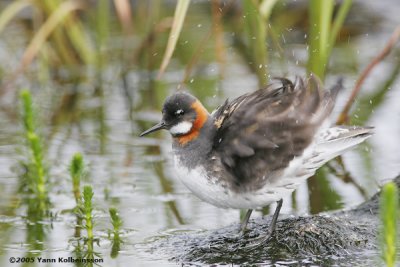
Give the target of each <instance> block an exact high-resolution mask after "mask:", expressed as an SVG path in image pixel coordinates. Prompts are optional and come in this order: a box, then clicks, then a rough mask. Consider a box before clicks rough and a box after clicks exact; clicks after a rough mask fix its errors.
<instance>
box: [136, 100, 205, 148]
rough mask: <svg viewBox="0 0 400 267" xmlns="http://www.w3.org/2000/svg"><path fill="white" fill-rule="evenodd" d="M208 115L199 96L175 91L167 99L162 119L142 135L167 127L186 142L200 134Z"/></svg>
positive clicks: (183, 142)
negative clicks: (198, 98)
mask: <svg viewBox="0 0 400 267" xmlns="http://www.w3.org/2000/svg"><path fill="white" fill-rule="evenodd" d="M208 116H209V114H208V112H207V110H206V109H205V108H204V107H203V105H202V104H201V103H200V101H199V100H197V98H195V97H194V96H192V95H190V94H188V93H175V94H173V95H171V96H170V97H168V98H167V99H166V100H165V102H164V105H163V109H162V119H161V121H160V122H159V123H157V124H156V125H154V126H153V127H151V128H150V129H148V130H146V131H144V132H143V133H141V134H140V136H144V135H147V134H149V133H152V132H155V131H158V130H161V129H166V130H168V131H169V132H170V134H171V135H172V137H174V138H177V139H178V141H179V143H180V144H185V143H187V142H189V141H191V140H193V139H194V138H196V137H197V136H198V134H199V131H200V129H201V128H202V127H203V125H204V123H205V122H206V121H207V118H208Z"/></svg>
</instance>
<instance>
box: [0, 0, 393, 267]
mask: <svg viewBox="0 0 400 267" xmlns="http://www.w3.org/2000/svg"><path fill="white" fill-rule="evenodd" d="M379 2H380V3H379V4H378V3H375V2H374V3H372V2H371V3H369V4H368V5H366V7H368V9H370V10H369V11H368V12H376V11H379V12H382V11H380V10H381V8H382V7H383V6H385V3H386V4H391V5H393V6H394V5H395V2H394V1H392V2H390V1H379ZM375 5H376V6H377V7H375ZM396 8H397V11H398V5H397V6H396ZM393 9H395V8H393ZM393 9H389V10H391V12H392V11H393ZM385 10H386V9H385ZM379 14H380V13H378V14H377V15H379ZM396 14H397V13H396ZM379 16H380V17H381V19H382V20H383V21H382V22H381V23H380V24H379V25H378V26H376V27H378V29H375V30H373V31H372V30H371V31H370V32H369V31H367V32H366V33H362V34H361V35H359V36H357V37H355V38H352V39H350V40H349V42H348V43H342V44H341V45H339V46H338V48H337V49H335V51H334V57H333V58H334V59H333V60H332V61H333V62H338V61H343V60H344V59H342V58H343V57H346V56H347V55H348V54H349V53H350V54H351V55H352V57H351V58H350V59H349V61H351V62H350V63H347V64H349V65H351V64H354V65H355V66H356V67H355V68H356V69H353V70H352V71H346V72H343V71H341V70H340V69H339V70H337V69H335V70H332V74H331V75H329V76H328V78H327V84H328V85H329V84H333V83H334V81H335V80H336V78H337V77H338V76H339V75H340V76H344V77H345V87H346V89H347V90H346V91H345V92H343V94H342V95H340V97H339V100H338V104H337V106H336V108H335V112H334V114H333V118H336V117H337V114H338V112H339V111H340V110H341V108H342V107H343V105H344V103H345V101H346V99H347V97H348V94H349V93H350V88H352V86H353V84H354V81H355V79H356V78H357V76H358V74H359V73H360V71H361V69H363V68H364V67H365V66H366V65H367V64H368V63H369V62H370V60H371V58H372V57H373V56H374V55H376V53H377V51H378V50H379V49H380V48H381V47H383V46H384V44H385V42H386V41H387V40H388V38H389V36H390V33H391V31H392V30H393V28H394V25H396V24H399V23H400V17H398V16H397V15H396V16H381V15H379ZM229 40H230V39H228V44H227V46H228V47H231V45H230V44H229ZM0 43H1V40H0ZM304 51H305V46H303V45H298V44H295V43H289V44H287V46H286V47H285V54H293V55H295V57H298V58H299V59H300V60H301V57H302V53H304ZM398 55H399V54H398V53H397V54H396V53H393V54H391V56H389V57H388V59H387V60H386V61H385V62H384V63H382V64H380V65H379V66H378V67H377V68H376V69H375V70H374V71H373V72H372V74H371V76H370V77H369V78H368V79H367V81H366V84H365V85H364V88H363V91H362V94H363V95H364V96H366V95H367V94H368V93H371V92H374V91H376V90H378V89H379V88H380V86H381V84H382V83H383V82H385V81H386V80H387V79H389V74H390V72H391V71H392V69H393V66H394V65H395V64H396V62H398V61H399V56H398ZM0 57H1V58H2V59H6V58H7V55H3V54H0ZM226 61H227V62H229V64H226V66H225V75H224V77H223V78H222V79H220V78H219V76H218V71H217V69H218V66H217V64H216V63H214V62H212V63H210V64H205V65H204V66H202V68H201V70H198V73H197V74H196V76H195V77H194V78H193V81H191V82H189V84H188V87H189V89H190V90H191V91H192V92H193V93H194V94H195V95H199V96H200V98H201V99H202V100H203V101H204V102H205V104H206V106H207V107H209V108H215V107H216V106H218V104H220V103H222V102H223V101H224V100H225V99H226V98H227V97H229V98H231V99H232V98H234V97H235V96H238V95H240V94H243V93H245V92H248V91H252V90H255V89H256V88H257V79H256V77H255V76H254V74H252V73H251V72H250V71H249V70H248V69H247V67H246V66H245V63H244V62H243V59H242V58H241V57H240V56H239V55H238V54H237V52H235V50H234V49H228V50H227V58H226ZM270 64H271V75H272V76H282V75H286V73H287V72H290V73H293V74H300V75H301V74H303V73H304V68H303V67H301V66H300V65H297V64H296V61H295V60H294V61H288V62H285V63H284V64H283V65H284V66H285V67H283V69H282V68H281V66H282V64H281V61H279V60H277V59H272V61H271V63H270ZM333 65H334V64H333ZM338 65H340V64H339V63H338ZM117 69H118V66H114V65H112V66H109V68H108V69H107V70H105V71H104V73H105V80H104V83H103V84H102V89H103V95H102V96H101V95H100V96H97V97H93V96H92V92H93V90H94V88H93V86H91V85H87V84H86V85H85V84H84V85H82V86H81V87H80V88H78V92H79V95H80V99H79V101H78V106H77V107H76V111H74V112H64V113H65V114H67V115H68V116H71V117H68V116H66V117H67V119H65V117H64V121H63V122H62V123H54V121H53V122H51V120H50V110H51V109H52V107H53V104H54V103H53V101H54V99H52V98H50V97H46V94H45V92H43V91H42V92H38V90H35V92H36V94H35V99H36V104H37V106H38V110H39V111H40V114H41V115H42V117H43V122H42V125H43V135H44V136H46V139H45V144H46V147H47V154H46V159H47V165H48V167H49V170H50V175H49V180H50V187H49V188H50V189H49V197H50V202H51V204H52V208H51V211H52V213H53V216H52V218H51V219H49V218H45V219H43V220H39V221H36V222H35V221H33V220H32V218H31V217H30V216H27V209H28V207H27V205H26V204H24V201H23V199H24V198H26V197H27V196H26V195H22V194H20V193H19V191H18V187H19V183H20V174H21V172H22V170H21V167H20V165H19V163H18V162H19V161H20V160H22V159H24V158H25V157H26V156H24V153H23V152H21V150H23V148H22V147H23V146H22V138H21V133H22V127H21V125H20V123H19V122H18V120H17V119H16V118H15V116H13V115H10V114H14V115H15V114H16V112H15V104H14V102H13V100H10V99H12V98H10V97H9V96H8V98H5V100H4V99H3V101H4V102H6V104H7V105H6V106H7V108H6V109H2V110H1V111H0V203H1V204H0V232H1V234H0V251H1V253H0V266H9V260H10V258H11V257H15V258H19V257H26V256H29V257H33V258H34V260H35V262H36V265H40V264H39V263H38V257H42V258H47V259H57V260H58V258H59V257H65V258H67V257H69V256H73V255H76V254H74V253H75V252H74V250H76V239H75V238H74V233H75V223H76V217H75V215H74V214H73V213H72V212H71V209H73V208H74V207H75V201H74V198H73V193H72V186H71V178H70V177H69V173H68V171H67V169H68V164H69V161H70V159H71V157H72V155H73V154H74V153H75V152H81V153H82V154H83V155H84V158H85V161H86V162H87V164H88V167H87V170H88V174H87V177H86V179H85V181H83V183H84V184H91V185H92V186H93V188H94V206H95V211H94V214H95V223H96V224H95V237H97V238H98V239H99V242H98V244H95V248H94V249H95V252H98V253H100V257H101V258H102V259H103V260H104V262H103V263H101V265H102V266H127V265H129V264H131V263H132V262H134V266H175V265H176V263H175V262H174V261H172V262H171V261H169V259H170V258H171V257H172V256H173V255H165V254H162V253H157V251H154V252H152V253H149V252H148V251H146V249H145V248H146V247H147V244H148V243H150V242H152V241H153V240H157V239H160V238H163V237H165V236H168V235H173V234H174V233H178V232H201V231H203V230H207V229H215V228H219V227H223V226H226V225H229V224H231V223H235V222H237V221H238V220H239V217H240V212H239V211H237V210H224V209H219V208H216V207H213V206H211V205H209V204H206V203H204V202H202V201H200V200H199V199H197V198H196V197H195V196H193V195H192V194H191V193H190V192H189V191H188V190H187V189H186V188H185V187H184V186H183V185H182V184H181V183H180V182H179V181H178V180H177V179H176V177H175V175H174V168H173V166H172V162H171V148H170V143H171V138H170V137H169V136H168V134H167V133H162V134H157V135H153V136H151V137H146V138H139V137H138V135H139V133H140V132H141V131H142V130H144V129H145V128H146V127H147V126H149V125H151V124H152V123H153V122H155V121H156V120H157V119H158V118H159V116H160V114H159V112H158V111H157V110H154V109H152V108H151V107H149V106H150V105H149V106H147V107H140V106H141V101H144V100H146V98H145V96H144V95H146V93H145V92H143V91H144V90H146V88H145V87H146V84H147V82H146V80H145V79H143V76H144V75H149V73H143V72H141V71H136V70H132V71H131V73H130V74H129V77H130V80H131V89H132V95H133V100H132V105H133V112H132V116H130V114H129V108H130V107H131V106H129V105H127V101H126V97H125V94H124V90H123V88H122V84H121V82H120V81H119V79H118V78H116V77H115V72H117ZM336 73H337V75H336ZM150 75H154V74H152V73H150ZM181 77H182V70H181V69H180V66H179V64H178V63H176V64H175V66H172V67H171V68H170V70H169V72H168V73H166V75H165V77H164V80H163V83H162V86H161V87H162V88H165V90H164V91H163V92H159V91H160V88H158V89H156V91H157V90H158V94H157V99H152V102H153V103H154V104H153V106H154V107H155V108H158V109H159V108H160V107H161V106H160V105H161V101H160V100H161V99H162V98H163V97H164V96H165V95H167V92H166V91H168V93H172V92H173V91H174V90H175V88H176V86H177V85H178V83H179V82H180V79H181ZM292 77H294V75H292ZM21 83H22V84H27V83H28V82H27V81H23V82H21ZM399 87H400V80H399V79H396V80H395V82H394V83H393V85H392V86H391V90H390V91H389V92H388V93H387V94H386V95H385V99H384V102H383V103H382V104H381V105H380V106H378V107H377V108H375V109H374V110H372V111H371V112H372V115H371V117H370V119H369V120H368V121H367V122H366V123H365V124H366V125H373V126H375V128H376V130H375V135H374V136H372V137H371V138H370V139H369V140H368V141H367V142H366V143H367V145H362V146H360V147H359V148H357V149H355V150H352V151H349V152H347V153H346V154H345V155H344V156H343V161H344V165H345V167H346V170H347V171H348V172H349V173H350V176H351V177H352V178H353V180H354V183H356V184H357V185H358V187H357V186H355V185H354V184H353V183H349V182H345V181H343V180H342V179H341V178H339V177H337V176H336V175H334V174H332V173H329V174H328V175H327V182H325V183H324V184H323V186H321V187H319V189H318V188H309V186H308V184H307V183H304V184H302V185H301V186H300V187H299V189H298V190H297V191H296V193H295V194H294V195H293V196H292V197H291V198H288V199H285V200H284V204H283V208H282V211H281V212H282V214H293V215H302V214H306V213H317V212H321V211H327V210H332V209H339V208H348V207H353V206H355V205H357V204H359V203H362V202H363V201H364V200H365V199H367V198H368V197H370V196H372V195H373V194H374V193H375V192H376V191H377V190H378V188H379V185H380V184H382V183H384V182H386V181H388V180H389V179H391V178H393V177H395V176H396V175H398V174H399V172H400V154H399V153H398V151H400V142H398V136H399V135H400V124H399V123H398V121H399V116H400V105H398V100H399V99H400V90H399V89H400V88H399ZM158 98H160V100H159V99H158ZM139 107H140V108H139ZM361 108H365V109H368V107H361ZM7 110H11V112H8V111H7ZM356 114H357V113H356ZM74 116H75V117H74ZM68 118H69V119H68ZM355 119H356V118H355ZM321 188H322V189H321ZM360 188H361V190H360ZM110 207H116V208H117V209H118V211H119V214H120V216H121V218H122V220H123V227H122V229H123V230H122V234H121V236H122V240H123V243H122V244H121V250H120V251H119V253H118V255H117V256H116V257H115V258H112V257H111V256H110V254H111V251H112V242H111V241H110V240H109V238H108V229H111V228H112V226H111V223H110V219H109V216H108V208H110ZM262 214H268V211H267V210H264V211H259V212H256V213H254V215H253V216H255V217H259V216H261V215H262ZM360 258H364V259H365V262H364V263H365V264H370V263H372V262H375V261H376V260H377V255H376V252H371V253H370V254H368V255H360ZM313 260H314V259H312V258H311V259H300V260H299V259H271V262H264V264H272V263H275V264H276V265H278V266H286V265H291V264H297V263H300V264H304V265H307V264H312V263H313ZM330 260H331V259H330ZM316 262H319V261H316ZM333 262H334V261H333ZM355 262H357V263H359V261H358V260H355ZM317 264H318V263H317ZM20 265H21V264H20ZM56 265H57V263H56V264H51V263H50V264H49V265H48V266H56ZM69 265H70V266H74V264H73V263H66V264H65V265H63V266H69ZM12 266H16V265H15V264H13V265H12Z"/></svg>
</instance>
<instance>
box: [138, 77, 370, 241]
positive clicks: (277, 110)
mask: <svg viewBox="0 0 400 267" xmlns="http://www.w3.org/2000/svg"><path fill="white" fill-rule="evenodd" d="M342 88H343V85H342V79H339V80H338V81H337V82H336V84H335V85H334V86H333V87H332V88H330V89H329V90H328V89H324V88H323V86H322V83H321V81H320V80H319V79H318V78H316V77H315V75H311V76H309V77H306V78H300V77H296V78H295V80H294V81H291V80H289V79H287V78H275V79H274V80H273V81H272V82H271V83H270V84H268V85H267V86H265V87H264V88H261V89H259V90H256V91H254V92H250V93H246V94H244V95H241V96H239V97H237V98H235V99H233V100H231V101H230V100H229V99H227V100H226V101H225V102H224V103H223V104H222V105H221V106H219V107H218V108H217V109H215V110H214V111H213V112H212V113H211V114H210V113H209V112H208V111H207V109H206V108H205V107H204V106H203V105H202V103H201V102H200V101H199V100H198V99H197V98H196V97H194V96H192V95H191V94H189V93H187V92H176V93H174V94H173V95H171V96H169V97H168V98H166V100H165V102H164V104H163V108H162V119H161V121H160V122H159V123H158V124H156V125H154V126H153V127H151V128H149V129H148V130H146V131H144V132H143V133H141V134H140V136H145V135H147V134H150V133H152V132H155V131H158V130H162V129H165V130H168V131H169V133H170V134H171V136H172V139H173V141H172V148H173V156H174V162H175V169H176V172H177V175H178V177H179V178H180V180H181V181H182V182H183V184H184V185H185V186H186V187H187V188H188V189H189V190H190V191H191V192H192V193H193V194H194V195H196V196H197V197H198V198H200V199H201V200H203V201H205V202H207V203H209V204H212V205H214V206H217V207H220V208H233V209H246V210H247V213H246V215H245V216H244V218H243V220H242V222H241V224H240V229H239V233H242V234H243V233H244V232H245V231H246V228H247V224H248V221H249V219H250V216H251V214H252V211H253V210H254V209H258V208H262V207H266V206H268V205H270V204H272V203H275V202H276V204H277V205H276V208H275V211H274V214H273V217H272V220H271V222H270V225H269V227H268V230H267V232H266V233H265V235H263V236H261V237H259V238H258V240H257V242H255V244H256V246H258V245H260V244H263V243H265V242H267V241H268V240H269V239H270V238H271V237H272V235H273V233H274V231H275V229H276V222H277V219H278V216H279V213H280V209H281V207H282V203H283V200H282V199H283V198H284V197H285V196H288V195H290V194H291V193H292V192H293V191H294V190H295V189H296V188H297V187H298V186H299V185H300V184H301V183H303V182H304V181H305V180H306V179H307V178H309V177H311V176H313V175H314V174H315V172H316V170H317V169H318V168H320V167H321V166H322V165H324V164H325V163H326V162H327V161H329V160H331V159H333V158H335V157H337V156H339V155H340V154H342V153H343V152H345V151H346V150H348V149H349V148H351V147H353V146H355V145H357V144H359V143H361V142H363V141H364V140H366V139H367V138H368V137H370V136H371V135H372V134H373V127H361V126H338V125H331V124H330V122H329V117H330V114H331V112H332V110H333V108H334V104H335V102H336V98H337V95H338V93H339V91H341V90H342ZM256 246H255V247H256Z"/></svg>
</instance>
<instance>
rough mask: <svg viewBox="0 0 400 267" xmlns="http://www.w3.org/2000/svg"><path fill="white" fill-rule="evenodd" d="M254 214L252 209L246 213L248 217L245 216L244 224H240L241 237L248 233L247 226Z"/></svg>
mask: <svg viewBox="0 0 400 267" xmlns="http://www.w3.org/2000/svg"><path fill="white" fill-rule="evenodd" d="M252 212H253V210H252V209H248V210H247V212H246V215H245V216H244V218H243V220H242V222H241V223H240V232H239V234H240V235H244V234H245V232H246V228H247V224H248V223H249V219H250V216H251V213H252Z"/></svg>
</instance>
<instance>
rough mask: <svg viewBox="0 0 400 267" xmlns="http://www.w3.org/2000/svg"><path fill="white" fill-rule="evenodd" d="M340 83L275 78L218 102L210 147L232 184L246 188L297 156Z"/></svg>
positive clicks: (280, 168)
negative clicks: (329, 86)
mask: <svg viewBox="0 0 400 267" xmlns="http://www.w3.org/2000/svg"><path fill="white" fill-rule="evenodd" d="M341 87H342V85H341V81H339V82H338V83H337V85H335V86H334V87H333V88H332V89H331V90H329V91H328V90H325V91H323V90H322V88H321V86H320V82H318V81H317V80H316V79H315V78H310V79H309V80H308V81H307V82H304V81H303V80H302V79H299V78H296V81H295V83H292V82H291V81H290V80H288V79H282V78H279V79H277V82H275V83H272V84H270V85H268V86H267V87H266V88H264V89H260V90H258V91H255V92H253V93H249V94H245V95H243V96H240V97H238V98H236V99H234V100H233V101H231V102H229V101H228V100H227V101H226V102H225V103H224V104H223V105H222V106H221V107H220V108H218V109H217V110H216V111H215V112H214V113H213V117H214V120H215V125H216V127H217V133H216V135H215V138H214V148H215V150H216V153H219V155H220V158H221V161H222V164H223V165H224V166H225V168H226V169H227V170H228V171H229V172H230V173H231V174H232V176H233V177H234V179H235V181H234V182H235V184H236V185H238V186H240V187H241V188H248V187H251V186H252V185H256V184H257V183H258V182H262V181H264V182H265V181H266V180H268V179H273V177H274V174H277V173H279V172H280V171H282V170H283V169H284V168H285V167H286V166H288V164H289V162H290V161H291V160H292V159H293V158H294V157H296V156H300V155H301V154H302V153H303V151H304V149H305V148H306V147H307V146H308V145H309V144H310V143H311V141H312V140H313V137H314V135H315V133H316V131H317V130H318V128H319V126H320V125H321V124H322V122H323V121H324V120H325V118H326V117H327V116H328V115H329V114H330V113H331V111H332V109H333V106H334V102H335V98H336V95H337V92H338V91H339V89H340V88H341ZM257 180H260V181H257Z"/></svg>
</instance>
